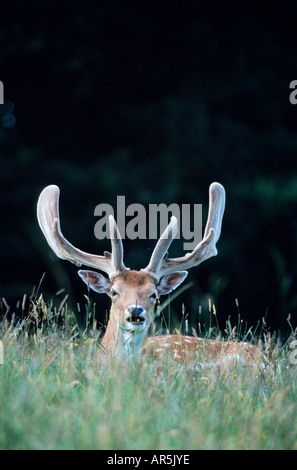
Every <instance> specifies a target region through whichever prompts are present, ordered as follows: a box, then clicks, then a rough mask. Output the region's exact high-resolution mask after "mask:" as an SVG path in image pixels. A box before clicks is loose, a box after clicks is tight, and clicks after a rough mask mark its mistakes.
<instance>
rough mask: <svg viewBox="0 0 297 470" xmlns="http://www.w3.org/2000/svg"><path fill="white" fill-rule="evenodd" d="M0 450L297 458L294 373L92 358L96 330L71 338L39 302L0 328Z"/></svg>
mask: <svg viewBox="0 0 297 470" xmlns="http://www.w3.org/2000/svg"><path fill="white" fill-rule="evenodd" d="M0 339H2V341H3V344H4V352H5V356H4V364H3V365H0V397H1V406H0V448H1V449H110V450H112V449H114V450H118V449H129V450H136V449H156V450H158V449H167V450H174V449H181V450H189V449H295V448H297V400H296V374H297V372H296V368H295V366H294V365H292V364H291V363H290V360H289V351H288V350H286V349H285V350H283V351H278V350H277V349H276V348H275V349H274V350H273V354H272V356H273V371H274V373H273V374H272V373H266V374H261V373H258V372H257V370H250V369H246V368H244V367H240V366H236V365H235V366H234V368H233V369H232V370H228V371H226V372H225V373H219V371H218V370H217V369H215V368H210V369H201V370H199V368H198V369H197V370H195V371H185V370H184V369H183V367H182V366H181V365H176V364H172V365H171V366H169V367H167V368H166V370H163V371H162V372H160V373H159V375H158V376H155V372H156V366H155V364H154V363H152V364H148V365H147V367H143V368H140V369H138V368H136V367H134V366H133V365H130V366H128V367H126V368H124V367H122V366H116V365H115V364H114V365H109V366H107V365H104V364H102V362H101V361H100V359H98V350H99V347H100V341H99V340H98V332H97V330H96V324H95V323H94V324H93V327H92V328H91V327H90V328H87V329H86V330H85V331H79V330H78V327H77V326H76V323H75V321H74V318H73V315H72V313H71V312H69V310H68V308H67V305H66V303H64V304H63V305H62V306H60V307H58V308H54V307H53V306H52V305H46V304H45V303H44V302H43V300H42V297H39V298H38V299H36V298H35V299H34V300H33V301H32V302H31V306H30V312H29V314H27V315H26V316H25V315H24V317H23V319H21V320H20V321H18V322H16V321H15V320H13V319H12V320H10V321H8V320H7V319H6V317H5V316H4V318H3V319H2V321H1V324H0Z"/></svg>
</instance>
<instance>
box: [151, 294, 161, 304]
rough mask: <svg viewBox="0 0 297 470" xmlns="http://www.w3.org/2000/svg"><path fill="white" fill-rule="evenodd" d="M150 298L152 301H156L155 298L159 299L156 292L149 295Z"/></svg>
mask: <svg viewBox="0 0 297 470" xmlns="http://www.w3.org/2000/svg"><path fill="white" fill-rule="evenodd" d="M150 300H152V301H153V302H156V301H157V300H159V297H158V295H157V293H156V292H154V293H153V294H152V295H150Z"/></svg>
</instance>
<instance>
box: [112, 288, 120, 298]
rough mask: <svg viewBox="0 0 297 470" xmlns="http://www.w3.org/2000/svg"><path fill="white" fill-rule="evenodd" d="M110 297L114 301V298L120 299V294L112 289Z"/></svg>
mask: <svg viewBox="0 0 297 470" xmlns="http://www.w3.org/2000/svg"><path fill="white" fill-rule="evenodd" d="M110 295H111V297H112V298H113V299H114V298H116V297H118V295H119V293H118V292H117V291H116V290H115V289H111V291H110Z"/></svg>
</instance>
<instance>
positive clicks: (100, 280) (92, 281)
mask: <svg viewBox="0 0 297 470" xmlns="http://www.w3.org/2000/svg"><path fill="white" fill-rule="evenodd" d="M78 274H79V276H80V277H81V278H82V280H83V281H84V282H85V283H86V284H87V285H88V286H89V287H91V289H93V290H94V291H96V292H99V294H107V295H109V290H110V280H109V279H107V278H106V277H104V276H102V274H99V273H96V272H95V271H84V270H82V269H80V270H79V271H78Z"/></svg>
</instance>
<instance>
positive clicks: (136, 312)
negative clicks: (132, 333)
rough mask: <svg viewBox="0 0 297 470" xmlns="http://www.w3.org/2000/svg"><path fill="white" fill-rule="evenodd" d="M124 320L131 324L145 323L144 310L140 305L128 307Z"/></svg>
mask: <svg viewBox="0 0 297 470" xmlns="http://www.w3.org/2000/svg"><path fill="white" fill-rule="evenodd" d="M126 314H127V318H126V320H127V321H129V322H132V323H141V322H144V321H145V317H144V315H145V309H144V308H143V307H142V306H141V305H137V306H136V305H130V306H129V307H127V308H126Z"/></svg>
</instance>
